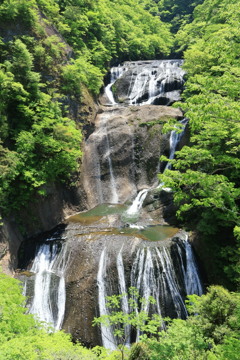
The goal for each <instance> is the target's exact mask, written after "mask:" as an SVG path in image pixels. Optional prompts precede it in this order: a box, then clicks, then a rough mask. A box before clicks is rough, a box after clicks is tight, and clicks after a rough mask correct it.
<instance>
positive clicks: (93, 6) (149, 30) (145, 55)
mask: <svg viewBox="0 0 240 360" xmlns="http://www.w3.org/2000/svg"><path fill="white" fill-rule="evenodd" d="M58 3H59V10H58V14H57V7H56V1H54V0H51V1H45V0H41V1H38V4H39V5H40V6H41V8H42V9H43V11H44V12H45V13H46V14H47V15H48V16H49V17H50V18H51V19H52V20H53V21H55V23H56V25H57V26H58V27H59V30H60V31H62V34H63V35H64V36H65V37H66V39H67V41H68V42H69V44H70V45H72V46H73V47H74V48H75V50H79V51H81V53H82V54H83V55H84V54H86V51H87V54H88V56H89V60H90V62H91V63H92V64H93V65H95V66H97V67H98V68H100V70H103V69H104V68H105V67H106V65H108V64H109V62H110V61H111V59H112V58H114V59H117V60H118V61H121V60H124V59H125V60H126V59H132V60H136V59H150V58H151V59H153V58H156V57H159V56H162V55H163V54H164V55H167V54H169V52H170V48H171V45H172V37H171V35H170V32H169V25H167V24H163V23H162V22H161V21H160V19H159V18H158V17H156V16H152V15H151V14H150V13H149V12H148V11H147V10H145V9H144V7H145V4H142V2H141V1H138V0H122V1H110V0H102V1H93V0H85V1H82V0H81V1H80V0H71V1H70V0H65V1H60V2H58ZM50 8H54V11H52V10H50ZM63 24H64V26H65V30H64V29H63Z"/></svg>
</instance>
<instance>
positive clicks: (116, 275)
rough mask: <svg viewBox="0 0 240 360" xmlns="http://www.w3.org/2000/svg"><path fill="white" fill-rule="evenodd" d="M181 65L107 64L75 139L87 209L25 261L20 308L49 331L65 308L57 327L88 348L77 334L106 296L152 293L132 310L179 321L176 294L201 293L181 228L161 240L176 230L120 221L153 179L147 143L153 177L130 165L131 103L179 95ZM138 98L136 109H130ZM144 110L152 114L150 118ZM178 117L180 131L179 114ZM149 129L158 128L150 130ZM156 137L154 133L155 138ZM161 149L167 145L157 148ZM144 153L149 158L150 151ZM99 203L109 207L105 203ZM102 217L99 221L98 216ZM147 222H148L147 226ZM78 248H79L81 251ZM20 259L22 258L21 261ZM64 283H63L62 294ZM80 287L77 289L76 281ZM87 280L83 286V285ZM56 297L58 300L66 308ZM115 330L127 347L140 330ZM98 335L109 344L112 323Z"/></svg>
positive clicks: (173, 138) (135, 153)
mask: <svg viewBox="0 0 240 360" xmlns="http://www.w3.org/2000/svg"><path fill="white" fill-rule="evenodd" d="M181 64H182V61H180V60H163V61H160V60H159V61H144V62H133V63H131V62H127V63H124V64H123V66H119V67H115V68H113V69H112V70H111V80H110V84H109V85H107V87H106V89H105V98H106V97H107V98H108V100H107V104H106V105H108V106H107V107H104V106H102V107H101V111H99V114H98V115H97V118H96V121H95V131H94V132H93V133H92V134H91V135H90V136H89V137H88V139H87V141H86V142H85V149H84V159H83V173H84V176H85V177H84V180H83V183H84V185H83V186H84V189H85V192H86V194H87V196H86V197H88V195H89V198H88V206H89V207H90V208H92V209H91V210H90V211H89V213H90V214H87V213H86V214H82V217H81V216H80V217H79V218H78V219H76V218H75V219H72V222H70V223H69V224H68V226H67V227H66V229H64V234H65V235H64V239H65V237H66V238H67V240H64V241H63V239H61V237H59V236H53V237H52V238H48V240H45V241H44V242H43V243H41V245H39V246H38V247H37V250H36V252H35V257H34V261H33V262H32V266H31V267H29V266H28V269H29V271H30V275H31V276H30V277H29V278H27V279H26V281H25V286H24V288H25V293H26V295H27V296H28V297H29V305H28V306H29V309H30V312H32V313H34V314H36V316H38V317H39V318H40V320H42V321H46V322H50V323H51V324H52V326H53V327H54V328H55V329H59V328H61V324H62V322H63V318H64V313H65V319H64V326H65V330H67V331H69V329H70V330H71V331H72V333H74V335H75V334H78V332H79V331H81V330H82V328H83V327H84V326H85V328H84V330H83V331H82V334H83V335H82V337H77V338H76V339H77V340H79V341H81V342H83V343H86V344H88V343H90V344H91V346H92V344H93V345H96V344H99V342H100V341H99V340H96V341H95V342H94V341H92V342H91V341H90V340H88V338H89V337H91V335H90V336H89V333H88V335H86V337H84V336H85V332H88V331H92V332H93V330H89V328H90V329H91V321H92V319H93V316H96V315H99V314H100V315H104V314H105V315H106V314H108V308H107V305H106V299H105V297H106V296H109V295H112V294H125V293H126V292H127V289H128V288H129V287H130V286H133V287H136V288H137V289H138V291H139V293H140V296H142V297H144V298H145V299H148V298H149V296H153V297H154V298H155V299H156V303H155V304H154V305H152V304H150V303H149V302H148V301H146V302H145V303H144V305H142V308H141V307H139V309H135V311H141V310H145V311H150V313H157V314H159V315H161V316H162V317H165V316H171V317H180V318H185V317H186V316H187V312H186V308H185V303H184V300H185V297H186V295H187V294H192V293H195V294H198V295H201V293H202V291H203V290H202V285H201V281H200V278H199V273H198V268H197V263H196V260H195V258H194V254H193V252H192V248H191V245H190V243H189V242H188V240H187V237H186V235H184V234H183V232H182V233H181V234H180V235H179V236H178V238H177V239H178V240H176V239H175V240H176V241H175V240H173V241H170V240H169V239H170V238H172V237H173V236H174V235H175V234H176V233H178V229H174V228H172V229H169V230H166V228H167V227H165V228H164V226H163V227H162V228H161V226H162V225H159V224H158V223H157V224H156V222H151V221H152V220H149V218H150V215H149V218H147V219H145V222H144V223H141V221H140V222H139V223H138V224H137V225H136V224H134V225H132V224H131V221H128V218H134V216H135V214H138V213H139V211H140V209H141V207H142V204H143V202H144V200H145V199H146V196H147V193H148V190H149V189H150V188H153V184H154V183H156V168H157V164H158V163H159V161H158V159H159V153H160V150H159V147H157V152H156V162H154V166H153V167H154V172H153V173H154V174H153V176H152V178H153V179H151V180H149V178H148V176H147V174H146V175H144V176H142V171H140V170H141V169H142V168H141V167H138V166H137V165H136V164H139V163H140V162H141V157H142V154H143V153H142V152H141V148H143V147H144V140H143V137H144V135H143V136H142V138H140V135H141V134H140V132H139V133H138V136H136V132H134V130H133V127H134V126H135V124H134V121H135V120H134V119H133V115H134V114H135V115H136V113H137V114H139V113H140V112H139V111H140V110H139V109H141V111H143V110H144V109H146V111H147V112H146V113H147V114H149V115H151V112H152V111H153V108H156V107H154V106H152V105H151V104H162V105H165V104H171V103H172V102H173V101H175V100H178V99H179V98H180V90H181V86H182V83H183V75H184V72H183V70H182V69H181V67H180V66H181ZM113 84H114V91H115V89H118V90H119V89H121V91H120V95H118V94H116V93H114V95H113V93H112V88H113ZM126 84H128V85H127V86H126ZM119 102H121V105H120V104H119ZM138 104H139V105H141V106H137V105H138ZM109 105H110V106H109ZM126 105H134V106H130V107H127V106H126ZM135 105H136V106H135ZM163 108H164V107H163V106H162V107H161V106H160V107H159V113H161V112H162V111H165V112H166V109H163ZM129 109H130V110H129ZM126 111H128V112H129V113H128V116H129V118H130V120H129V122H127V121H126V118H125V114H126ZM146 113H144V111H143V112H142V113H141V114H142V116H143V119H144V121H142V123H140V120H139V119H137V120H136V122H137V124H140V125H139V128H140V130H141V131H142V129H144V127H145V126H147V125H146V124H145V121H147V119H146V118H145V114H146ZM159 113H157V116H158V114H159ZM154 116H155V115H154ZM154 116H153V117H152V119H153V120H154V119H156V117H154ZM164 116H165V115H164ZM178 116H179V117H178ZM181 116H182V114H181V112H180V115H178V114H177V113H176V115H175V117H176V118H180V117H181ZM157 119H159V117H157ZM115 120H116V121H115ZM116 123H117V124H120V125H121V132H120V131H118V129H116V127H115V124H116ZM181 123H182V125H183V127H184V126H185V120H183V121H181ZM131 125H132V126H131ZM157 129H158V131H160V128H157ZM139 134H140V135H139ZM142 134H146V132H145V133H144V132H142ZM181 136H182V134H177V132H176V131H173V132H172V133H171V135H170V155H169V158H170V159H172V158H173V157H174V152H175V150H176V147H177V144H178V142H179V140H180V138H181ZM157 137H158V138H159V135H158V136H157ZM150 142H152V137H150ZM166 143H167V137H166ZM157 144H159V143H157ZM147 146H151V144H147ZM166 149H168V146H167V145H166ZM118 152H120V153H121V154H122V153H124V156H122V157H121V156H120V157H117V156H116V153H118ZM150 154H151V155H150V156H151V157H152V153H151V152H150ZM126 163H127V165H128V168H127V169H126V168H124V170H122V169H123V167H121V166H122V164H123V165H125V164H126ZM169 166H170V165H169ZM145 167H146V168H148V169H149V168H151V167H152V163H151V159H150V160H149V158H148V159H147V160H145ZM167 168H169V167H168V165H167ZM146 172H147V171H146ZM137 182H138V183H137ZM133 183H134V184H133ZM135 183H136V184H135ZM145 187H148V188H145ZM137 189H143V190H141V191H139V192H138V194H137V196H136V198H135V200H134V201H133V203H132V205H131V206H130V207H129V208H128V209H126V207H127V206H125V205H124V206H123V205H121V203H122V204H123V203H124V202H125V201H129V199H131V198H132V195H133V194H136V193H137ZM87 190H88V191H87ZM90 200H91V201H90ZM106 203H110V204H108V205H106ZM99 204H101V205H99ZM112 204H115V205H112ZM96 205H99V209H97V208H94V206H96ZM117 209H119V212H117ZM113 210H114V211H116V213H115V212H113ZM120 210H121V212H120ZM106 213H107V214H108V215H107V216H108V217H106V218H105V217H104V216H105V214H106ZM123 213H124V214H125V215H126V214H127V217H128V218H127V221H126V222H124V221H123ZM116 214H117V215H116ZM88 216H89V217H88ZM148 220H149V221H150V222H151V224H150V225H149V222H148ZM126 223H127V224H126ZM129 223H130V225H129ZM105 226H106V227H105ZM163 228H164V229H163ZM151 230H155V233H154V236H153V237H151V236H152V235H149V234H148V233H150V232H151ZM165 231H166V233H165ZM168 231H170V232H168ZM74 232H75V233H74ZM74 234H75V235H74ZM163 234H164V236H163V237H162V235H163ZM163 239H164V240H163ZM90 240H91V241H90ZM165 240H166V241H165ZM94 242H95V243H94ZM80 245H81V246H82V247H81V246H80ZM79 248H80V250H79ZM87 248H89V252H87V251H86V249H87ZM113 248H114V249H113ZM116 249H117V250H116ZM85 251H86V253H85ZM77 252H79V253H80V254H78V256H79V257H80V256H82V257H81V260H79V258H77V260H78V261H77V260H75V266H73V265H72V264H73V263H72V261H73V262H74V260H73V259H74V258H75V257H76V253H77ZM70 257H71V267H70V266H69V262H70ZM30 263H31V259H30V261H29V262H28V264H30ZM83 263H84V265H83ZM113 263H114V266H113V265H112V264H113ZM91 266H92V269H93V270H92V271H93V273H94V280H92V279H91V281H92V282H91V281H90V277H91V276H90V275H89V274H91ZM97 266H98V273H97V274H96V267H97ZM66 272H67V275H66ZM65 281H67V284H68V286H67V291H68V292H67V294H66V286H65ZM85 281H86V282H87V284H86V283H85ZM82 283H84V285H83V286H82V287H81V284H82ZM90 283H91V285H89V284H90ZM96 284H97V287H96ZM88 286H91V288H90V289H89V288H88ZM76 289H77V290H76ZM97 296H98V302H97V303H96V298H97ZM71 301H75V303H74V304H75V305H76V308H77V310H76V309H75V308H74V309H71V306H70V304H69V303H71ZM65 302H67V306H66V311H65ZM89 303H90V304H91V311H94V315H93V316H92V317H91V315H90V314H89V310H88V311H86V308H87V307H88V306H89V305H88V304H89ZM80 304H81V305H80ZM83 304H84V305H83ZM97 305H98V312H97V313H96V312H95V309H96V308H97ZM122 311H123V312H125V313H128V312H129V311H130V310H129V305H128V297H127V295H124V296H123V298H122ZM71 312H72V313H73V314H74V315H73V317H74V321H75V318H76V317H77V316H78V314H79V313H81V314H82V317H81V321H80V322H79V323H77V324H76V327H75V328H74V330H72V328H71V326H72V325H71V323H69V322H68V318H69V317H70V316H71V314H70V313H71ZM72 321H73V320H72ZM66 323H67V325H66ZM69 324H70V325H69ZM160 327H162V328H164V323H162V324H160ZM125 334H126V344H127V345H129V344H130V342H131V341H135V340H138V338H139V336H140V332H139V331H137V332H136V331H135V332H132V331H131V329H130V327H127V326H126V328H125ZM130 334H131V335H130ZM101 335H102V344H103V345H104V346H105V347H106V348H109V349H114V348H116V346H117V342H116V339H115V338H114V336H113V329H111V328H109V327H106V326H101ZM96 337H97V335H96ZM88 341H89V342H88Z"/></svg>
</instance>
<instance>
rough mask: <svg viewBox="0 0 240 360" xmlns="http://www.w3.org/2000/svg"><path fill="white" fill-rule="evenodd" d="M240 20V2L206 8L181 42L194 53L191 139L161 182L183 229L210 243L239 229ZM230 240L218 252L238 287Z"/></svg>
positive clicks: (189, 88)
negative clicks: (169, 192)
mask: <svg viewBox="0 0 240 360" xmlns="http://www.w3.org/2000/svg"><path fill="white" fill-rule="evenodd" d="M239 18H240V13H239V1H238V0H234V1H232V2H231V3H229V2H228V1H227V0H216V1H209V0H206V1H204V3H203V4H202V5H199V6H197V7H196V8H195V10H194V20H193V22H192V23H191V24H188V25H186V26H185V27H182V29H181V30H180V31H179V33H178V34H177V41H178V44H179V46H180V49H181V50H183V49H184V48H185V49H186V51H185V53H184V58H185V62H184V68H185V70H186V72H187V82H186V84H185V91H184V93H183V97H184V103H181V107H182V108H183V109H184V111H185V112H186V116H187V117H188V118H189V119H190V122H189V125H190V131H191V138H190V146H185V147H183V149H182V150H181V151H179V152H177V154H176V158H175V159H174V160H172V161H171V163H172V165H173V169H174V171H168V172H166V173H165V174H164V175H163V176H162V175H161V180H162V181H164V183H165V184H166V186H170V187H172V189H173V192H174V199H175V202H176V203H177V204H178V206H179V210H178V215H179V217H180V218H181V220H182V222H183V223H185V224H186V223H188V226H189V224H190V223H191V225H192V228H197V229H198V230H199V231H200V232H201V233H202V234H205V236H206V235H207V236H208V239H209V240H208V241H209V242H210V243H211V242H215V240H216V238H217V237H219V234H220V235H221V233H222V232H223V231H224V230H223V229H224V228H226V229H228V232H230V233H231V230H232V234H233V229H234V228H235V226H239V218H240V217H239V198H240V190H239V178H240V164H239V155H240V145H239V144H240V125H239V121H238V120H237V119H238V114H239V110H240V105H239V98H240V91H239V90H240V88H239V75H240V73H239V67H240V61H239V51H240V48H239V43H240V42H239V40H240V38H239V37H240V33H239ZM210 234H211V237H209V235H210ZM229 237H230V238H231V237H232V236H231V235H230V236H229ZM227 240H228V239H226V241H225V244H224V248H222V250H219V251H218V252H222V255H223V257H224V258H225V259H226V258H227V256H228V255H230V258H231V260H232V264H228V265H226V266H225V271H226V273H227V274H228V276H229V278H230V279H231V280H234V281H235V282H238V281H239V280H238V279H239V274H240V273H239V270H240V269H239V264H238V260H237V259H238V254H239V246H238V244H237V240H235V244H233V243H232V244H229V243H228V244H227ZM226 245H228V246H227V247H226ZM222 260H223V259H222ZM222 267H223V266H222ZM232 275H234V277H233V276H232Z"/></svg>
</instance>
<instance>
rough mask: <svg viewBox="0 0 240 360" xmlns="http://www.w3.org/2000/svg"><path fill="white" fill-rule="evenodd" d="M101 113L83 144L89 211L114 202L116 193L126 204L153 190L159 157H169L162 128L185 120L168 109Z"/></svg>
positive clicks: (140, 108) (121, 109) (148, 107)
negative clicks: (169, 123)
mask: <svg viewBox="0 0 240 360" xmlns="http://www.w3.org/2000/svg"><path fill="white" fill-rule="evenodd" d="M101 110H102V112H101V111H100V113H99V114H98V116H97V117H96V124H95V131H94V132H93V133H92V134H91V135H90V136H89V138H88V139H87V140H86V143H85V145H84V158H83V168H82V172H83V186H84V189H85V191H86V194H87V198H88V204H89V207H90V208H91V207H93V206H95V205H97V204H98V203H104V202H105V203H106V202H110V203H111V202H114V201H113V198H114V196H113V195H114V194H113V192H114V191H115V192H116V193H117V202H119V203H124V202H125V201H127V200H130V199H132V198H133V197H134V196H135V195H136V193H137V191H139V190H141V189H143V188H148V187H151V186H152V185H153V184H154V182H156V174H157V173H158V172H159V170H160V163H159V158H160V155H163V154H164V155H167V156H168V155H169V140H168V137H169V135H163V134H162V133H161V129H162V126H163V124H164V123H165V122H166V121H168V120H169V119H171V118H177V119H181V118H182V117H183V114H182V112H181V111H180V110H179V109H173V108H169V107H166V106H153V105H143V106H130V107H124V106H116V107H111V108H101ZM103 110H104V112H103ZM111 168H112V169H111ZM113 181H114V182H115V189H114V188H113Z"/></svg>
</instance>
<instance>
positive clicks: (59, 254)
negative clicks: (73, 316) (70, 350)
mask: <svg viewBox="0 0 240 360" xmlns="http://www.w3.org/2000/svg"><path fill="white" fill-rule="evenodd" d="M69 258H70V252H69V251H68V249H67V246H66V244H64V243H63V242H61V243H59V242H58V241H57V242H56V239H54V238H50V239H49V241H48V242H45V243H43V244H41V245H39V246H38V247H37V249H36V252H35V258H34V261H33V264H32V267H31V268H30V269H29V271H30V273H31V274H33V276H34V279H33V280H32V277H33V276H31V277H30V278H27V279H26V280H25V284H24V293H25V295H26V296H30V303H29V304H28V307H29V312H30V313H32V314H34V315H35V316H36V317H37V318H38V319H39V320H41V321H44V322H46V323H48V324H50V325H51V326H52V327H53V328H54V329H55V330H59V329H60V328H61V325H62V322H63V319H64V313H65V301H66V289H65V272H66V268H67V266H68V263H69ZM32 287H33V288H34V291H33V296H32V298H31V288H32Z"/></svg>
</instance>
